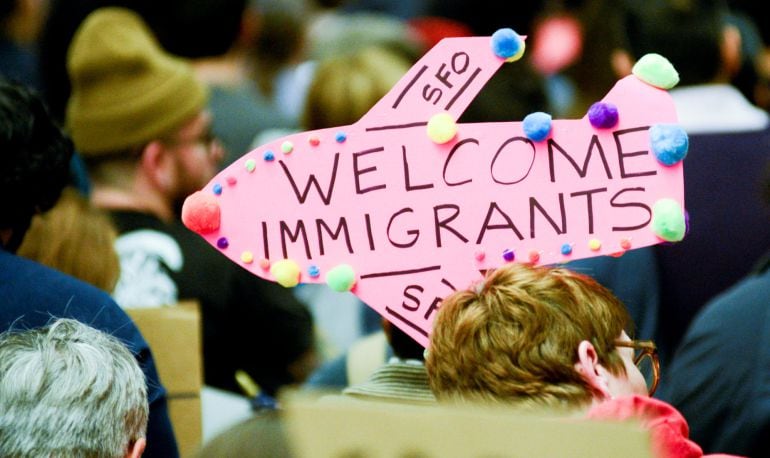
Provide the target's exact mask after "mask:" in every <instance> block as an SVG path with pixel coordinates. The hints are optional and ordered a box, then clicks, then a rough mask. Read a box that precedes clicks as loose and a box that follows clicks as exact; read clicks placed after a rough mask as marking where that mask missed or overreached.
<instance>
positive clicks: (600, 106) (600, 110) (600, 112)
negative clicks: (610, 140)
mask: <svg viewBox="0 0 770 458" xmlns="http://www.w3.org/2000/svg"><path fill="white" fill-rule="evenodd" d="M588 120H589V121H590V122H591V125H592V126H594V127H596V128H597V129H609V128H610V127H615V125H616V124H617V123H618V107H616V106H615V105H613V104H611V103H605V102H596V103H594V104H593V105H591V108H589V109H588Z"/></svg>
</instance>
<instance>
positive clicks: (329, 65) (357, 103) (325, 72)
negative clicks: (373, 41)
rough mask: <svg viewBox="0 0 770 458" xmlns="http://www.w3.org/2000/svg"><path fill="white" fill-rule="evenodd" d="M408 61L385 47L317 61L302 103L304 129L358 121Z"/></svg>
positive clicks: (395, 80) (406, 67)
mask: <svg viewBox="0 0 770 458" xmlns="http://www.w3.org/2000/svg"><path fill="white" fill-rule="evenodd" d="M410 66H411V62H410V61H409V60H408V59H407V58H406V57H404V56H402V55H401V54H398V53H397V52H395V51H391V50H389V49H388V48H385V47H377V46H373V47H368V48H363V49H361V50H358V51H355V52H353V53H349V54H342V55H339V56H334V57H330V58H327V59H325V60H323V61H321V62H320V63H319V64H318V68H317V69H316V72H315V76H314V79H313V82H312V83H311V85H310V89H309V90H308V95H307V100H306V101H305V112H304V114H303V118H302V126H303V127H304V128H305V129H307V130H314V129H322V128H326V127H337V126H346V125H349V124H353V123H354V122H356V121H358V120H359V119H360V118H361V117H362V116H363V115H365V114H366V112H367V111H369V109H370V108H371V107H373V106H374V104H376V103H377V102H378V101H379V100H380V99H381V98H382V97H384V96H385V94H387V93H388V92H389V91H390V89H391V88H392V87H393V86H394V85H395V84H396V83H397V82H398V80H399V79H401V77H402V76H404V75H405V74H406V72H407V71H408V70H409V67H410Z"/></svg>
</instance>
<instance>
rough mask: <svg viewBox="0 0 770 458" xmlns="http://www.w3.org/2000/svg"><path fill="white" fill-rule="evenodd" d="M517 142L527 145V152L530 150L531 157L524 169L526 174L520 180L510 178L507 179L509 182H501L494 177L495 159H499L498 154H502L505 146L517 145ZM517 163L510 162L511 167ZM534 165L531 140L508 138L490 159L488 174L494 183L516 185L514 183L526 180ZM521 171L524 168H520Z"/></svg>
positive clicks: (517, 162)
mask: <svg viewBox="0 0 770 458" xmlns="http://www.w3.org/2000/svg"><path fill="white" fill-rule="evenodd" d="M518 142H520V143H523V144H524V145H529V150H530V153H531V156H532V157H531V159H530V160H529V166H526V169H527V170H526V172H524V173H523V174H522V176H521V177H520V178H519V177H516V178H514V177H512V178H510V179H509V181H503V180H500V179H498V178H497V176H496V175H495V164H496V163H497V159H498V158H499V156H500V153H502V152H503V150H504V149H505V147H506V146H508V145H511V144H514V143H518ZM513 146H515V145H513ZM525 149H526V148H525ZM515 151H516V150H514V152H515ZM519 162H520V161H512V163H511V165H517V164H519ZM523 163H526V161H523ZM534 163H535V144H534V143H532V140H530V139H528V138H526V137H513V138H509V139H508V140H506V141H505V142H503V144H502V145H500V148H499V149H498V150H497V152H496V153H495V157H494V158H492V163H491V164H490V166H489V173H490V174H491V176H492V180H494V182H495V183H498V184H505V185H511V184H516V183H519V182H521V181H522V180H524V179H525V178H527V176H528V175H529V172H530V170H532V165H533V164H534ZM510 168H513V167H510ZM523 169H524V167H522V171H523Z"/></svg>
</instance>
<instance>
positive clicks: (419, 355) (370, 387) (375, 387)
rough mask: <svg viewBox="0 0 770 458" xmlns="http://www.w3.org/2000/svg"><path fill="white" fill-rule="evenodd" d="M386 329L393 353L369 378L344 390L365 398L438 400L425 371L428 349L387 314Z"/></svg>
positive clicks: (425, 401) (417, 402) (361, 398)
mask: <svg viewBox="0 0 770 458" xmlns="http://www.w3.org/2000/svg"><path fill="white" fill-rule="evenodd" d="M382 329H383V332H384V333H385V336H386V337H387V340H388V345H389V346H390V348H392V349H393V356H391V357H390V358H389V359H388V361H387V362H386V363H385V364H383V365H381V366H380V367H378V368H377V369H375V371H374V372H373V373H372V374H371V376H369V378H368V379H367V380H366V381H365V382H363V383H359V384H355V385H350V386H348V387H347V388H345V389H344V390H342V395H343V396H345V397H350V398H354V399H358V400H364V401H381V402H400V403H407V404H433V403H435V402H436V398H435V396H433V393H432V392H431V390H430V386H429V385H428V373H427V372H426V371H425V358H424V353H425V349H424V348H423V347H422V345H420V344H418V343H417V342H416V341H415V340H414V339H412V338H411V337H409V336H408V335H407V334H406V333H405V332H404V331H402V330H401V329H399V328H398V327H396V326H394V325H393V324H391V323H390V321H388V320H386V319H385V318H383V319H382Z"/></svg>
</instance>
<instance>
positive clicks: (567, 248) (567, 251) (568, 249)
mask: <svg viewBox="0 0 770 458" xmlns="http://www.w3.org/2000/svg"><path fill="white" fill-rule="evenodd" d="M561 254H563V255H564V256H569V255H571V254H572V245H570V244H569V243H565V244H563V245H562V246H561Z"/></svg>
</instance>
